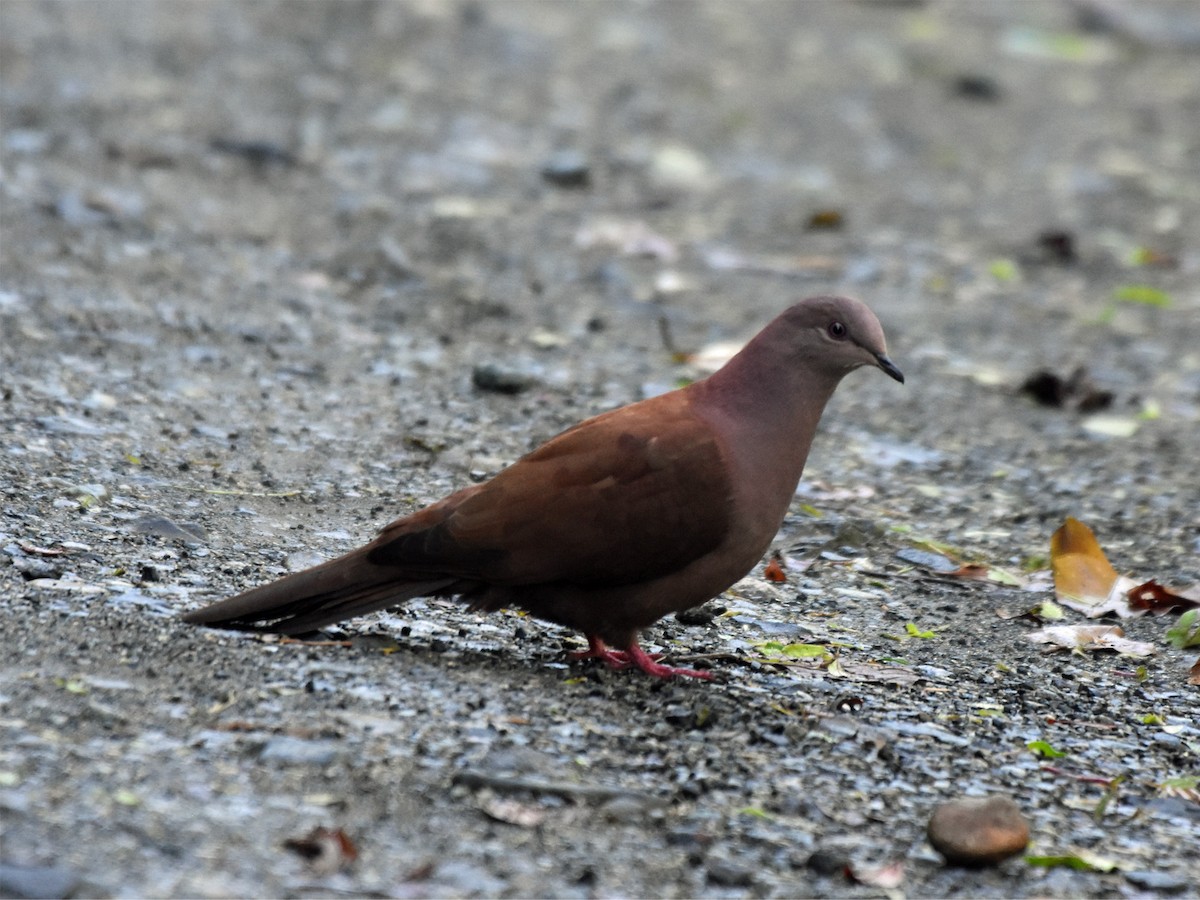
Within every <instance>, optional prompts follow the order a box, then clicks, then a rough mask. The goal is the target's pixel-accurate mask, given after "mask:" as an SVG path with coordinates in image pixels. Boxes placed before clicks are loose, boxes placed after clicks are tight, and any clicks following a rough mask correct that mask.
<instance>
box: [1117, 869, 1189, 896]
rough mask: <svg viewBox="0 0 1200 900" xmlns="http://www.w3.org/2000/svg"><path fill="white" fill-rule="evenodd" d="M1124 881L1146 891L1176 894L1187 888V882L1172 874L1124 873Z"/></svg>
mask: <svg viewBox="0 0 1200 900" xmlns="http://www.w3.org/2000/svg"><path fill="white" fill-rule="evenodd" d="M1125 880H1126V881H1128V882H1129V883H1130V884H1133V885H1136V886H1137V887H1140V888H1142V889H1143V890H1147V891H1161V892H1163V893H1167V894H1178V893H1179V892H1180V891H1185V890H1187V888H1188V887H1189V884H1188V880H1187V879H1186V878H1184V877H1182V876H1180V875H1176V874H1175V873H1173V872H1145V871H1139V872H1126V873H1125Z"/></svg>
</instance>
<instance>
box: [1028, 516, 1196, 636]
mask: <svg viewBox="0 0 1200 900" xmlns="http://www.w3.org/2000/svg"><path fill="white" fill-rule="evenodd" d="M1050 565H1051V568H1052V569H1053V572H1054V592H1055V595H1056V596H1057V597H1058V602H1059V603H1061V604H1062V605H1063V606H1068V607H1070V608H1071V609H1074V610H1078V611H1079V612H1082V613H1083V614H1084V615H1086V616H1087V617H1088V618H1089V619H1095V618H1098V617H1099V616H1103V615H1109V614H1111V615H1115V616H1117V617H1119V618H1122V619H1131V618H1136V617H1137V616H1143V615H1145V614H1146V613H1152V614H1155V615H1161V614H1163V613H1166V612H1169V611H1170V610H1172V609H1178V608H1182V609H1189V608H1191V607H1195V606H1200V591H1193V589H1192V588H1187V589H1175V588H1168V587H1163V586H1162V585H1160V584H1159V583H1158V582H1156V581H1154V580H1150V581H1146V582H1141V583H1139V582H1138V581H1137V580H1135V579H1133V578H1130V577H1129V576H1127V575H1120V574H1118V573H1117V570H1116V569H1114V568H1113V567H1112V564H1111V563H1110V562H1109V561H1108V557H1106V556H1105V555H1104V551H1103V550H1101V549H1100V544H1099V542H1098V541H1097V540H1096V536H1095V535H1094V534H1093V533H1092V530H1091V529H1090V528H1088V527H1087V526H1086V525H1084V524H1083V523H1082V522H1080V521H1079V520H1078V519H1074V518H1071V517H1070V516H1068V517H1067V520H1066V521H1065V522H1064V523H1063V524H1062V526H1061V527H1060V528H1059V529H1058V530H1057V531H1056V532H1054V534H1053V535H1052V536H1051V538H1050Z"/></svg>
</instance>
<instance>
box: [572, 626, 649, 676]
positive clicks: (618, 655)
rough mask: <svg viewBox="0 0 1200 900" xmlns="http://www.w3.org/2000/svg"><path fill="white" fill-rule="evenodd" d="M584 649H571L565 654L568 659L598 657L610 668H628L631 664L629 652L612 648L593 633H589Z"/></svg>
mask: <svg viewBox="0 0 1200 900" xmlns="http://www.w3.org/2000/svg"><path fill="white" fill-rule="evenodd" d="M587 639H588V648H587V649H586V650H572V651H571V652H570V653H568V654H567V657H568V658H569V659H598V660H600V661H601V662H603V663H604V664H605V665H607V666H608V667H609V668H610V669H628V668H629V667H630V666H632V665H633V661H632V660H631V659H630V658H629V654H628V653H626V652H625V651H624V650H613V649H612V648H610V647H608V646H607V645H606V644H605V643H604V641H602V640H601V639H600V638H598V637H596V636H595V635H591V634H589V635H588V636H587Z"/></svg>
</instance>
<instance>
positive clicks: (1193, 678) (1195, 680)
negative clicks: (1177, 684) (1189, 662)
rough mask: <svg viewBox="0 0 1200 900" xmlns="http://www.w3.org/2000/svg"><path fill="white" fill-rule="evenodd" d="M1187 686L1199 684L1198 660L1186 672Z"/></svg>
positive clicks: (1199, 666) (1199, 670)
mask: <svg viewBox="0 0 1200 900" xmlns="http://www.w3.org/2000/svg"><path fill="white" fill-rule="evenodd" d="M1188 684H1200V659H1198V660H1196V663H1195V665H1193V666H1192V669H1191V671H1190V672H1188Z"/></svg>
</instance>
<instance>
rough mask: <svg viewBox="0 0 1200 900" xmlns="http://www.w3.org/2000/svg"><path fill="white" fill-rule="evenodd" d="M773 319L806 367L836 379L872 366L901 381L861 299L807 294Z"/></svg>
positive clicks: (902, 376)
mask: <svg viewBox="0 0 1200 900" xmlns="http://www.w3.org/2000/svg"><path fill="white" fill-rule="evenodd" d="M776 321H777V322H779V324H780V325H782V326H783V328H782V329H781V331H782V334H781V337H783V338H784V340H786V341H788V342H789V344H790V345H791V346H790V347H789V349H790V350H791V352H792V354H793V355H794V357H795V358H797V359H803V360H804V363H805V365H807V366H809V367H812V368H815V369H818V370H820V371H823V372H827V373H829V374H831V375H834V376H836V377H838V378H840V377H841V376H842V375H845V374H846V373H847V372H850V371H852V370H854V369H857V368H858V367H860V366H875V367H876V368H878V369H882V370H883V371H884V372H886V373H887V374H888V375H890V376H891V377H892V378H894V379H896V380H897V381H899V382H900V383H901V384H903V383H904V373H902V372H901V371H900V369H899V368H897V366H896V364H895V363H894V362H892V361H891V359H890V358H889V357H888V355H887V341H886V340H885V339H884V337H883V328H882V327H881V326H880V324H879V320H878V319H877V318H875V313H873V312H871V310H870V308H869V307H868V306H867V305H866V304H865V303H863V302H862V301H861V300H855V299H854V298H853V297H836V296H821V297H809V298H808V299H806V300H801V301H800V302H799V303H796V304H795V305H793V306H792V307H790V308H789V309H788V310H786V311H785V312H784V313H783V314H782V315H781V316H780V317H779V318H778V319H777V320H776Z"/></svg>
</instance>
